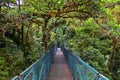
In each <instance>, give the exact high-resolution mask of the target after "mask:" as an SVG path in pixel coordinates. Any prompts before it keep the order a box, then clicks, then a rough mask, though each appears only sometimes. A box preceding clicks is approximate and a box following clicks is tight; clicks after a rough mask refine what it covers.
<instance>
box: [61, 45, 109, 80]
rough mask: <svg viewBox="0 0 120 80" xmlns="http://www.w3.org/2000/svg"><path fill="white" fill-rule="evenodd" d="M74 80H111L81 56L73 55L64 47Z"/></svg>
mask: <svg viewBox="0 0 120 80" xmlns="http://www.w3.org/2000/svg"><path fill="white" fill-rule="evenodd" d="M62 51H63V53H64V55H65V58H66V60H67V62H68V66H69V68H70V70H71V72H72V75H73V77H74V80H109V79H108V78H106V77H105V76H103V75H102V74H100V73H99V72H98V71H97V70H95V69H94V68H93V67H91V66H90V65H89V64H88V63H86V62H84V61H83V60H82V59H81V58H80V57H79V56H77V55H74V54H72V53H71V52H69V51H67V50H66V49H65V48H64V47H62Z"/></svg>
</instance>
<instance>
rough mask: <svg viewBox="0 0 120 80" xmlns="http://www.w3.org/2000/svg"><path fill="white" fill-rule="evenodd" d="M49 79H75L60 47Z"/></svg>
mask: <svg viewBox="0 0 120 80" xmlns="http://www.w3.org/2000/svg"><path fill="white" fill-rule="evenodd" d="M47 80H73V77H72V74H71V71H70V69H69V68H68V65H67V62H66V60H65V57H64V55H63V53H62V51H61V49H60V48H58V49H57V52H56V54H55V57H54V60H53V63H52V65H51V70H50V73H49V75H48V77H47Z"/></svg>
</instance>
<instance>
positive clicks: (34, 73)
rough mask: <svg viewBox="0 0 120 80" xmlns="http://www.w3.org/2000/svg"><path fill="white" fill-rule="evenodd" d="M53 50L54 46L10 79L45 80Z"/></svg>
mask: <svg viewBox="0 0 120 80" xmlns="http://www.w3.org/2000/svg"><path fill="white" fill-rule="evenodd" d="M55 51H56V47H55V48H54V49H53V50H51V51H50V52H49V53H47V54H44V55H43V56H42V57H41V58H40V59H39V60H37V61H36V62H34V63H33V64H32V65H31V66H30V67H28V68H27V69H26V70H25V71H23V72H22V73H21V74H20V75H18V76H15V77H14V78H13V79H12V80H46V78H47V76H48V73H49V70H50V66H51V62H52V60H53V56H54V54H55Z"/></svg>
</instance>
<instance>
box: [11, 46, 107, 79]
mask: <svg viewBox="0 0 120 80" xmlns="http://www.w3.org/2000/svg"><path fill="white" fill-rule="evenodd" d="M12 80H109V79H108V78H107V77H105V76H103V75H102V74H100V73H99V72H98V71H97V70H95V69H94V68H93V67H91V66H90V65H89V64H88V63H86V62H84V61H83V60H82V59H81V58H80V57H79V56H77V55H74V54H73V53H71V52H69V51H67V50H66V49H65V48H64V47H61V48H57V47H55V48H54V49H52V50H51V51H50V52H49V53H47V54H44V55H43V56H42V57H41V58H40V59H38V60H37V61H36V62H34V63H33V64H32V65H31V66H30V67H28V68H27V69H26V70H25V71H23V72H22V73H21V74H20V75H17V76H15V77H14V78H13V79H12Z"/></svg>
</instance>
